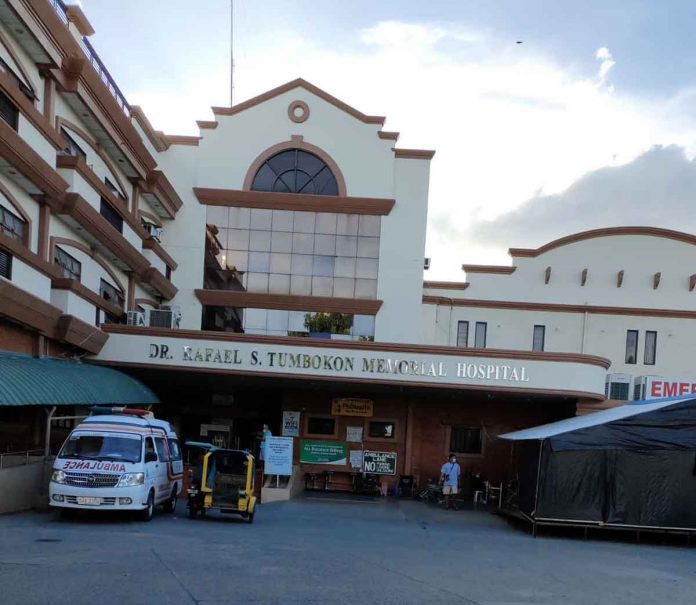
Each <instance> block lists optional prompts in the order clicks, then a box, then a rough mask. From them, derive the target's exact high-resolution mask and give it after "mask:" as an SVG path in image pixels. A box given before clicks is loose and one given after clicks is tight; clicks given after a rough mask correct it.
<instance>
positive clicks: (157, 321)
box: [146, 305, 181, 328]
mask: <svg viewBox="0 0 696 605" xmlns="http://www.w3.org/2000/svg"><path fill="white" fill-rule="evenodd" d="M146 319H147V325H148V326H149V327H151V328H178V327H179V322H180V321H181V311H179V307H170V306H166V305H162V306H160V308H159V309H150V310H149V311H147V318H146Z"/></svg>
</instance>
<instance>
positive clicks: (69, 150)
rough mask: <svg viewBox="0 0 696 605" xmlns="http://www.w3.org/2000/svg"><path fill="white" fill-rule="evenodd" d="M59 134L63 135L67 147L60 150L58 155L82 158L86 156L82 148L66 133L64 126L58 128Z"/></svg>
mask: <svg viewBox="0 0 696 605" xmlns="http://www.w3.org/2000/svg"><path fill="white" fill-rule="evenodd" d="M60 134H61V135H63V138H64V139H65V140H66V141H67V142H68V145H67V147H65V148H64V149H62V150H61V151H60V155H72V156H75V157H79V158H83V159H85V158H87V154H86V153H85V151H84V149H82V147H80V146H79V145H78V144H77V143H76V142H75V139H73V138H72V137H71V136H70V135H69V134H68V133H67V131H66V130H65V128H61V129H60Z"/></svg>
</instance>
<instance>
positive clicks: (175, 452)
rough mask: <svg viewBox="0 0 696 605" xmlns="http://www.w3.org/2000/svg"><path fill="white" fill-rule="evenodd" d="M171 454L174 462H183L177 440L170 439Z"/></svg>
mask: <svg viewBox="0 0 696 605" xmlns="http://www.w3.org/2000/svg"><path fill="white" fill-rule="evenodd" d="M168 443H169V453H170V454H171V457H172V460H173V461H175V462H176V461H177V460H181V448H180V447H179V442H178V441H177V440H176V439H169V440H168Z"/></svg>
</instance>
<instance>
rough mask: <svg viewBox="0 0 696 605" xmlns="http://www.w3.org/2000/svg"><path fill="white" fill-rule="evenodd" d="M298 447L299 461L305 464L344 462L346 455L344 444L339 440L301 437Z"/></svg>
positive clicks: (341, 463) (338, 463)
mask: <svg viewBox="0 0 696 605" xmlns="http://www.w3.org/2000/svg"><path fill="white" fill-rule="evenodd" d="M300 448H301V449H300V462H305V463H307V464H336V465H345V464H346V457H347V455H348V453H347V448H346V444H345V443H341V442H340V441H312V440H309V439H303V440H302V441H301V444H300Z"/></svg>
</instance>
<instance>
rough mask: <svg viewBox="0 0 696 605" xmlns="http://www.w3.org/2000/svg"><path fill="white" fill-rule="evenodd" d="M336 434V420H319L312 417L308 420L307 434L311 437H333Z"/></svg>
mask: <svg viewBox="0 0 696 605" xmlns="http://www.w3.org/2000/svg"><path fill="white" fill-rule="evenodd" d="M335 432H336V420H335V419H334V418H318V417H316V416H310V417H309V418H308V419H307V433H309V434H310V435H333V434H335Z"/></svg>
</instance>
